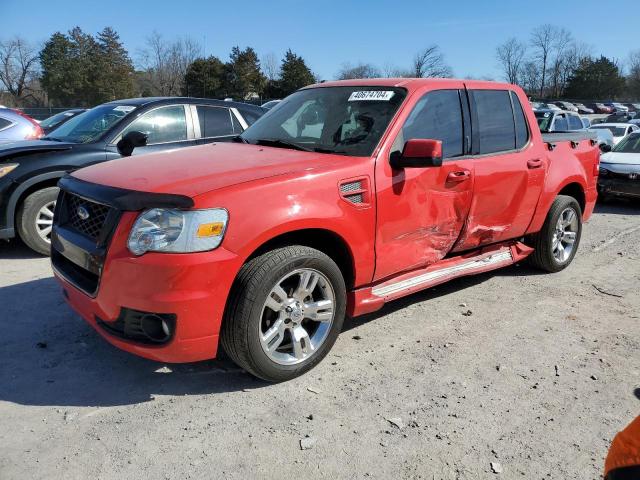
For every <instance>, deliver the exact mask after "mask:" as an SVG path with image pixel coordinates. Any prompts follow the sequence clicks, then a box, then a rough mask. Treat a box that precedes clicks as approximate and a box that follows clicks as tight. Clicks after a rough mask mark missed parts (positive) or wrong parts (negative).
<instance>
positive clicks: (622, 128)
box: [591, 123, 640, 145]
mask: <svg viewBox="0 0 640 480" xmlns="http://www.w3.org/2000/svg"><path fill="white" fill-rule="evenodd" d="M603 128H604V129H607V130H609V131H610V132H611V134H612V135H613V144H614V145H617V143H618V142H619V141H620V140H622V139H623V138H624V137H626V136H627V135H629V134H630V133H631V132H635V131H637V130H640V127H638V125H633V124H631V123H599V124H597V125H592V126H591V130H599V129H603Z"/></svg>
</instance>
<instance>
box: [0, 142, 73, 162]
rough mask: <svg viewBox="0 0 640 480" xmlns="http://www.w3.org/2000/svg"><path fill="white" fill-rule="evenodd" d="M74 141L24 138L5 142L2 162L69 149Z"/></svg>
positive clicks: (2, 150)
mask: <svg viewBox="0 0 640 480" xmlns="http://www.w3.org/2000/svg"><path fill="white" fill-rule="evenodd" d="M73 145H74V144H73V143H66V142H52V141H49V140H24V141H21V142H10V143H3V144H1V145H0V162H2V161H4V160H7V159H10V158H15V157H23V156H25V155H31V154H36V153H45V152H54V151H62V150H69V149H71V148H73Z"/></svg>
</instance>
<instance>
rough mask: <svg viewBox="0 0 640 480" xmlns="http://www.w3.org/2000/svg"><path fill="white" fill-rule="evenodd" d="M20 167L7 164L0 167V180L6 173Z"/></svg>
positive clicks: (15, 164)
mask: <svg viewBox="0 0 640 480" xmlns="http://www.w3.org/2000/svg"><path fill="white" fill-rule="evenodd" d="M18 165H20V164H19V163H7V164H6V165H0V178H2V177H4V176H5V175H6V174H7V173H9V172H11V171H12V170H15V168H16V167H17V166H18Z"/></svg>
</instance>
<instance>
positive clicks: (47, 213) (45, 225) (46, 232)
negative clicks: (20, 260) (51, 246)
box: [36, 201, 56, 243]
mask: <svg viewBox="0 0 640 480" xmlns="http://www.w3.org/2000/svg"><path fill="white" fill-rule="evenodd" d="M55 207H56V202H55V201H53V202H48V203H46V204H44V205H43V206H42V208H41V209H40V210H38V214H37V215H36V232H38V236H39V237H40V238H41V239H42V240H44V241H45V242H47V243H51V229H52V228H53V211H54V209H55Z"/></svg>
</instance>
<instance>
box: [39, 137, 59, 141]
mask: <svg viewBox="0 0 640 480" xmlns="http://www.w3.org/2000/svg"><path fill="white" fill-rule="evenodd" d="M40 140H50V141H52V142H61V141H62V140H60V139H59V138H56V137H40Z"/></svg>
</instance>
